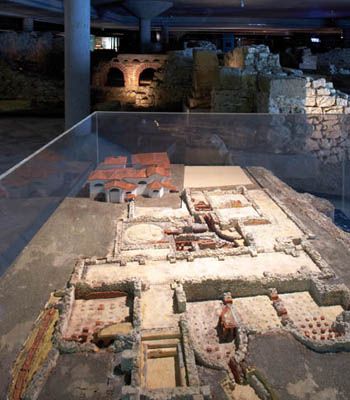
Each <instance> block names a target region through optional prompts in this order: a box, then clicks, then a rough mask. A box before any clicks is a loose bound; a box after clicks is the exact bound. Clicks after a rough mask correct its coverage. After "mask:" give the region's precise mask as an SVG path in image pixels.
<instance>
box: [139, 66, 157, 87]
mask: <svg viewBox="0 0 350 400" xmlns="http://www.w3.org/2000/svg"><path fill="white" fill-rule="evenodd" d="M155 72H156V71H155V69H153V68H146V69H144V70H143V71H142V72H141V74H140V77H139V86H149V85H150V84H151V82H152V81H153V78H154V73H155Z"/></svg>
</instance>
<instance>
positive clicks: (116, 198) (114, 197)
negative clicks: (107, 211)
mask: <svg viewBox="0 0 350 400" xmlns="http://www.w3.org/2000/svg"><path fill="white" fill-rule="evenodd" d="M121 194H122V193H121V191H120V189H117V188H114V189H111V190H110V191H109V201H110V202H111V203H121Z"/></svg>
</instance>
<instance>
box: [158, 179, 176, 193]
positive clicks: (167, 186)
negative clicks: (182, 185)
mask: <svg viewBox="0 0 350 400" xmlns="http://www.w3.org/2000/svg"><path fill="white" fill-rule="evenodd" d="M161 185H162V186H163V187H165V188H166V189H169V190H171V191H173V192H178V189H177V187H176V186H175V185H173V184H172V183H171V182H170V181H164V182H161Z"/></svg>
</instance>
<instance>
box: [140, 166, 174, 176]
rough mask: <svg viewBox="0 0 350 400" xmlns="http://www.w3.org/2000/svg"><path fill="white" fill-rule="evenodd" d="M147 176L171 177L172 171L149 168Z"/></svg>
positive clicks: (162, 168) (161, 168)
mask: <svg viewBox="0 0 350 400" xmlns="http://www.w3.org/2000/svg"><path fill="white" fill-rule="evenodd" d="M146 173H147V176H152V175H156V174H157V175H160V176H170V170H169V169H167V168H164V167H148V168H147V170H146Z"/></svg>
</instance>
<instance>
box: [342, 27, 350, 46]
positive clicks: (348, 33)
mask: <svg viewBox="0 0 350 400" xmlns="http://www.w3.org/2000/svg"><path fill="white" fill-rule="evenodd" d="M343 43H344V47H347V48H350V28H344V29H343Z"/></svg>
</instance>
